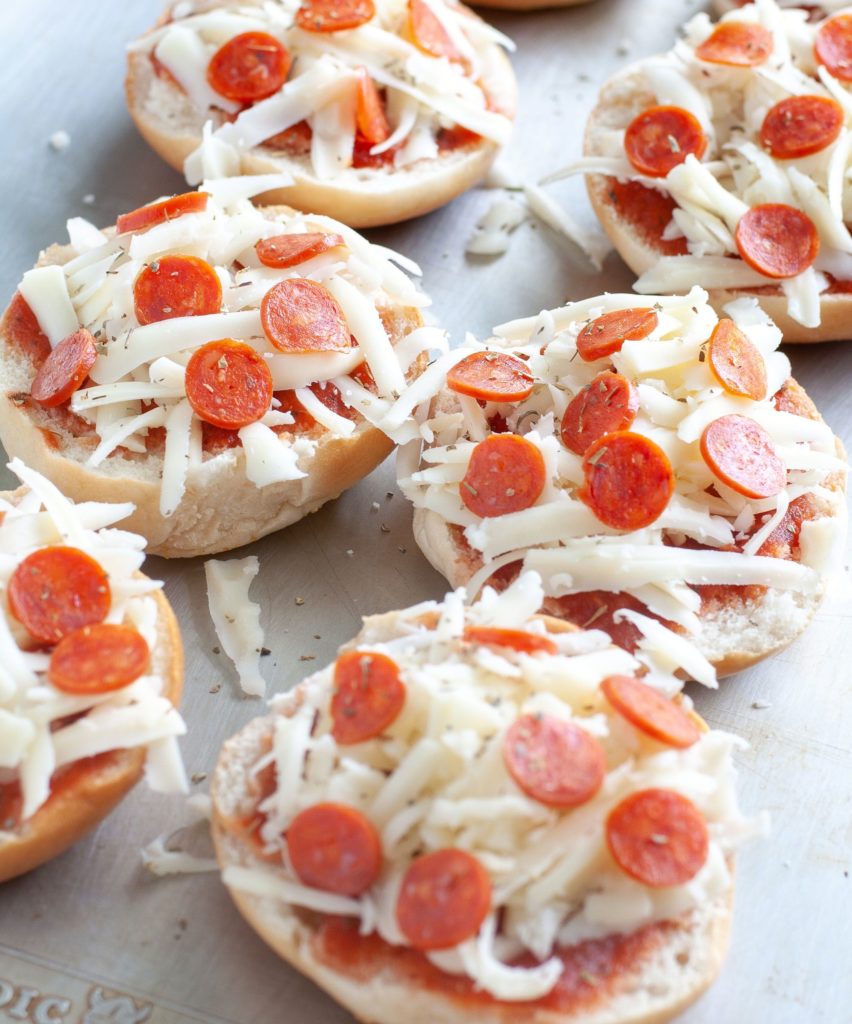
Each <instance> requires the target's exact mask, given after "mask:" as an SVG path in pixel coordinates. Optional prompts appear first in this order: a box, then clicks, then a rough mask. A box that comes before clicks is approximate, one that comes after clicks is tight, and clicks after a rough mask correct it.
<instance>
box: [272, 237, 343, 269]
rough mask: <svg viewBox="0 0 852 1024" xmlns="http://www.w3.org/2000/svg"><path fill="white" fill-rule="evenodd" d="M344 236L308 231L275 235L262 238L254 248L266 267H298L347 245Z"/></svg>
mask: <svg viewBox="0 0 852 1024" xmlns="http://www.w3.org/2000/svg"><path fill="white" fill-rule="evenodd" d="M345 244H346V243H345V242H344V240H343V236H342V235H336V234H324V233H323V232H321V231H306V232H305V233H304V234H301V235H275V236H274V238H262V239H261V240H260V241H259V242H258V243H257V245H256V246H255V247H254V248H255V251H256V252H257V258H258V259H259V260H260V262H261V263H262V264H263V265H264V266H265V267H276V268H279V267H296V266H298V265H299V264H300V263H304V262H305V261H306V260H312V259H313V258H314V256H321V255H322V253H324V252H328V250H329V249H336V248H337V247H338V246H341V245H345Z"/></svg>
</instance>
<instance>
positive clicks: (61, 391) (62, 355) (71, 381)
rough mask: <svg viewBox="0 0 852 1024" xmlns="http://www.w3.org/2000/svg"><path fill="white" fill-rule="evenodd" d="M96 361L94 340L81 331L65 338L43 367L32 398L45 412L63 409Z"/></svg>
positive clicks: (33, 386) (36, 377) (35, 380)
mask: <svg viewBox="0 0 852 1024" xmlns="http://www.w3.org/2000/svg"><path fill="white" fill-rule="evenodd" d="M97 358H98V351H97V347H96V345H95V339H94V338H93V337H92V335H91V334H90V333H89V331H87V330H86V328H85V327H82V328H81V329H80V330H79V331H75V332H74V333H73V334H69V335H68V337H67V338H63V339H62V341H60V342H59V344H58V345H57V346H56V348H55V349H53V351H52V352H51V353H50V355H49V356H48V357H47V359H45V361H44V362H43V363H42V364H41V366H40V367H39V370H38V373H37V374H36V375H35V379H34V380H33V383H32V387H31V388H30V394H31V395H32V396H33V399H34V400H35V401H36V402H38V403H39V405H43V406H44V407H45V408H46V409H52V408H54V407H55V406H57V405H62V403H63V402H67V401H68V399H69V398H70V397H71V396H72V395H73V394H74V392H75V391H76V390H77V388H78V387H79V386H80V385H81V384H82V383H83V381H84V380H85V379H86V377H87V376H88V373H89V370H91V368H92V366H93V365H94V362H95V360H96V359H97Z"/></svg>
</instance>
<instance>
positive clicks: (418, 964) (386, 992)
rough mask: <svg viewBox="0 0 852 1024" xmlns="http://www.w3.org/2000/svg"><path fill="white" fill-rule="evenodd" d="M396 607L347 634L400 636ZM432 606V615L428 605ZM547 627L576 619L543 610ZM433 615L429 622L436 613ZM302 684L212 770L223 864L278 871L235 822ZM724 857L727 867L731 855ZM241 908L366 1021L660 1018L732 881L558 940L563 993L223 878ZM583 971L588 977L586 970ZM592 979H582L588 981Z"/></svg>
mask: <svg viewBox="0 0 852 1024" xmlns="http://www.w3.org/2000/svg"><path fill="white" fill-rule="evenodd" d="M401 614H402V613H397V612H391V613H388V614H386V615H382V616H374V617H372V618H369V619H367V620H365V628H364V631H363V632H362V634H361V635H360V636H359V637H356V638H355V640H354V641H353V642H352V644H347V645H345V647H344V648H343V651H346V650H349V649H351V648H352V647H353V645H355V644H358V643H359V642H361V643H367V644H370V643H374V642H375V640H376V638H377V637H378V638H382V637H388V636H392V635H394V634H395V632H396V629H397V626H396V623H397V622H398V619H399V616H400V615H401ZM427 615H428V613H427ZM545 622H546V623H547V628H548V630H549V631H550V632H552V633H557V632H567V631H574V630H575V629H576V627H575V626H573V625H570V624H568V623H565V622H564V621H561V620H554V619H552V618H548V617H545ZM433 625H434V621H433ZM304 692H305V691H304V685H303V686H302V687H297V688H296V689H295V690H294V691H292V693H290V694H289V695H288V696H287V698H285V699H284V700H283V701H282V702H281V703H280V704H279V706H278V708H277V709H276V712H275V713H273V714H271V715H267V716H265V717H263V718H258V719H255V720H254V721H252V722H250V723H249V724H248V725H247V726H246V727H244V728H243V729H242V730H241V731H240V732H239V733H237V734H236V735H235V736H234V737H232V738H231V739H230V740H228V741H227V742H226V744H225V746H224V748H223V750H222V753H221V755H220V759H219V762H218V765H217V768H216V771H215V774H214V776H213V780H212V784H211V794H212V798H213V837H214V842H215V846H216V853H217V857H218V859H219V862H220V865H221V867H222V868H223V870H224V869H226V868H228V867H229V866H236V867H241V868H259V869H261V870H263V871H268V872H271V873H276V872H279V871H280V869H276V868H275V867H274V864H271V863H270V860H269V859H266V860H262V859H260V858H259V856H258V849H257V847H256V846H254V845H252V844H251V843H249V842H247V841H246V840H245V838H244V837H242V836H241V835H240V834H239V831H238V830H236V829H235V827H234V822H235V821H239V820H241V819H245V818H246V817H249V818H250V817H251V815H252V814H253V812H254V811H255V809H256V804H257V792H256V790H255V791H252V790H251V788H250V787H249V786H248V785H247V783H248V780H249V779H250V778H251V777H252V768H253V766H254V765H255V764H256V763H257V762H258V760H259V759H260V758H261V757H262V756H263V755H264V754H265V753H266V752H268V751H269V749H270V745H271V743H272V737H273V732H274V729H275V720H276V717H278V715H281V714H283V715H286V716H291V715H293V714H296V713H297V711H298V709H299V707H300V705H301V703H302V701H303V699H304V698H303V695H304ZM729 866H730V865H729ZM229 891H230V894H231V896H232V898H233V899H234V901H235V903H236V905H237V908H238V910H239V911H240V913H241V914H242V916H243V917H244V918H245V919H246V921H247V922H248V923H249V924H250V925H251V927H252V928H254V929H255V931H256V932H257V933H258V934H259V935H260V937H261V938H262V939H263V940H264V941H265V942H266V943H267V944H268V945H269V946H271V948H272V949H273V950H275V952H276V953H278V955H279V956H281V957H282V958H283V959H284V960H286V961H287V962H288V963H289V964H291V965H292V966H293V967H295V968H296V969H297V970H298V971H300V972H301V973H302V974H304V975H306V976H307V977H309V978H310V979H311V980H313V981H314V982H315V983H316V984H317V985H319V986H320V987H321V988H322V989H324V990H325V991H326V992H327V993H329V994H330V995H331V996H332V997H333V998H334V999H336V1000H337V1001H338V1002H339V1003H341V1004H342V1005H343V1006H344V1007H346V1009H347V1010H349V1011H350V1012H351V1013H352V1014H353V1015H354V1017H355V1018H356V1019H357V1020H359V1021H363V1022H364V1024H397V1022H398V1021H400V1020H401V1019H405V1020H406V1021H407V1022H410V1024H436V1022H440V1024H455V1022H458V1021H461V1020H466V1019H470V1014H471V1012H472V1011H473V1012H475V1015H476V1019H477V1021H482V1022H483V1024H511V1022H514V1021H524V1022H529V1024H569V1022H570V1024H652V1022H653V1024H662V1022H664V1021H669V1020H671V1019H673V1018H674V1017H675V1016H677V1015H678V1014H679V1013H681V1012H682V1011H683V1010H685V1009H686V1008H687V1007H688V1006H689V1005H691V1004H692V1003H693V1002H694V1001H695V1000H696V999H697V998H698V997H699V996H700V995H701V993H702V992H704V991H705V989H706V988H707V987H708V986H709V985H710V984H711V983H712V981H713V980H714V978H715V977H716V975H717V974H718V972H719V969H720V967H721V964H722V962H723V960H724V956H725V953H726V950H727V946H728V940H729V933H730V925H731V912H732V895H733V893H732V890H730V891H728V893H727V894H726V895H723V896H721V897H719V898H717V899H715V900H714V901H713V902H712V903H710V904H709V905H707V906H701V907H698V908H696V909H693V910H691V911H688V912H685V913H682V914H681V915H680V916H678V917H675V918H674V919H672V920H667V921H663V922H659V923H656V924H650V925H647V926H645V927H643V928H642V929H640V930H638V931H635V932H629V933H626V934H618V935H614V936H612V937H610V938H606V939H601V940H599V941H591V942H586V943H580V944H579V945H576V946H572V947H568V948H567V949H562V950H560V956H561V957H562V959H563V961H564V962H565V964H566V965H567V971H566V974H565V975H564V976H563V977H565V978H568V979H569V980H568V981H567V982H565V990H564V998H563V999H561V1001H559V1000H557V1002H556V1003H555V1004H554V1003H552V1002H551V1003H550V1004H549V1005H548V1004H547V1003H546V1001H542V1002H544V1005H541V1004H540V1003H539V1002H518V1003H513V1002H507V1001H501V1000H497V999H495V998H493V997H491V996H489V995H488V994H486V993H483V992H481V991H477V990H475V989H474V988H473V987H472V986H471V985H470V984H467V983H466V979H463V980H459V979H457V978H455V977H453V976H448V975H445V974H443V972H442V971H440V970H439V969H438V968H436V967H434V966H432V965H431V964H430V963H429V961H428V960H427V959H426V958H425V957H424V955H423V954H421V953H417V952H416V951H414V950H411V949H409V948H406V947H395V946H391V945H389V944H388V943H386V942H385V941H384V940H383V939H381V938H379V937H377V936H376V935H375V934H368V935H366V936H365V935H358V931H357V922H356V923H354V924H349V925H347V923H346V920H345V919H342V918H328V917H327V916H325V915H323V914H319V913H316V912H314V911H307V910H303V909H300V908H296V907H292V906H289V905H285V904H284V903H282V902H281V901H279V900H275V899H272V898H269V897H264V896H260V895H254V894H250V893H249V892H247V891H242V890H240V889H238V888H236V887H233V886H231V887H229ZM590 975H593V977H591V978H590ZM587 979H589V983H586V981H587Z"/></svg>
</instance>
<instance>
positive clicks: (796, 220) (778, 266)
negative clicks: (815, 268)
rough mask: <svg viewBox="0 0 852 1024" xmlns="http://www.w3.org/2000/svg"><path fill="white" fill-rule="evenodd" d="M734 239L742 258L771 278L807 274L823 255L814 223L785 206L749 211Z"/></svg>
mask: <svg viewBox="0 0 852 1024" xmlns="http://www.w3.org/2000/svg"><path fill="white" fill-rule="evenodd" d="M734 237H735V239H736V243H737V249H738V250H739V253H740V256H742V258H743V259H744V260H745V262H746V263H748V265H749V266H750V267H752V268H753V269H754V270H756V271H757V272H758V273H760V274H765V275H766V276H767V277H774V278H785V277H795V276H796V275H797V274H801V273H802V272H803V271H805V270H807V269H808V267H809V266H810V265H811V264H812V263H813V261H814V260H815V259H816V258H817V254H818V253H819V233H818V232H817V229H816V225H815V224H814V222H813V221H812V220H811V218H810V217H808V216H807V214H805V213H802V211H801V210H797V209H796V208H795V207H794V206H787V205H786V204H784V203H763V204H762V205H760V206H753V207H752V208H751V209H750V210H747V211H746V212H745V213H744V214H743V215H742V217H740V222H739V224H737V230H736V233H735V236H734Z"/></svg>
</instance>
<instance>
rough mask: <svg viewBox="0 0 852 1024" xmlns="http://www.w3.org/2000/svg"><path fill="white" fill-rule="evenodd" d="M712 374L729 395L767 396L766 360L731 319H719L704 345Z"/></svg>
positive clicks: (761, 397)
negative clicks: (705, 345)
mask: <svg viewBox="0 0 852 1024" xmlns="http://www.w3.org/2000/svg"><path fill="white" fill-rule="evenodd" d="M707 361H708V363H709V365H710V369H711V370H712V372H713V376H714V377H715V378H716V379H717V380H718V381H719V383H720V384H721V385H722V387H723V388H724V389H725V390H726V391H728V392H729V393H730V394H732V395H742V396H743V397H744V398H753V399H754V400H755V401H756V402H759V401H761V399H763V398H766V387H767V384H766V363H765V362H764V360H763V356H762V355H761V354H760V352H759V350H758V348H757V346H756V345H755V344H754V343H753V342H752V341H751V339H750V338H749V337H748V335H746V334H743V332H742V331H741V330H740V329H739V327H737V325H736V324H735V323H734V321H733V320H727V319H725V320H720V321H719V323H717V324H716V326H715V327H714V328H713V333H712V334H711V335H710V342H709V344H708V346H707Z"/></svg>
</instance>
